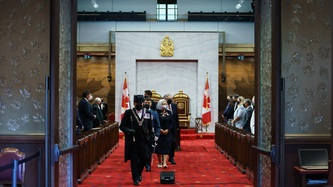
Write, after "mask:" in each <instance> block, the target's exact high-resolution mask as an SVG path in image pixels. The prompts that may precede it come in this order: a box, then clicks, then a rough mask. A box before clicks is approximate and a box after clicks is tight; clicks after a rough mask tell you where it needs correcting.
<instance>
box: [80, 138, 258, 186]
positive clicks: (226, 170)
mask: <svg viewBox="0 0 333 187" xmlns="http://www.w3.org/2000/svg"><path fill="white" fill-rule="evenodd" d="M181 146H182V147H181V151H178V152H176V156H175V160H176V162H177V164H176V165H171V164H169V165H168V168H166V169H164V168H157V163H156V162H157V157H156V155H154V163H153V166H152V171H151V172H146V171H144V172H143V176H142V177H143V181H142V182H141V184H140V186H154V187H162V186H182V187H200V186H202V187H204V186H205V187H206V186H212V187H222V186H223V187H225V186H227V187H253V184H252V183H251V182H250V180H248V178H247V177H246V176H245V175H244V174H241V173H240V172H239V171H238V169H237V168H236V167H235V166H233V165H232V164H231V163H230V161H229V160H227V159H226V158H225V156H224V155H223V154H221V153H220V152H219V151H218V150H217V149H216V147H215V143H214V139H196V140H184V141H182V142H181ZM123 154H124V139H120V140H119V147H118V148H117V149H116V150H115V151H114V152H113V153H112V154H111V155H110V156H109V157H108V158H107V159H105V161H104V162H103V163H102V164H101V165H99V166H98V167H97V169H96V170H95V171H94V172H93V173H92V174H90V175H89V176H88V177H87V179H85V180H84V181H83V183H82V184H80V185H78V187H101V186H102V187H106V186H110V187H128V186H133V181H132V180H131V172H130V163H129V162H127V163H124V161H123V160H124V155H123ZM161 171H174V172H175V184H161V183H160V172H161Z"/></svg>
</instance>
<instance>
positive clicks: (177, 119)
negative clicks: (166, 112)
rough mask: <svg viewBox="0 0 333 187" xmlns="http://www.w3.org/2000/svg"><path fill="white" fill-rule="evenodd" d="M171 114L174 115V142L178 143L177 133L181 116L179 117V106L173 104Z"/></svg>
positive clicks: (172, 131)
mask: <svg viewBox="0 0 333 187" xmlns="http://www.w3.org/2000/svg"><path fill="white" fill-rule="evenodd" d="M171 114H172V123H173V128H172V129H171V135H172V141H176V138H177V131H178V129H179V116H178V109H177V105H176V104H174V103H171Z"/></svg>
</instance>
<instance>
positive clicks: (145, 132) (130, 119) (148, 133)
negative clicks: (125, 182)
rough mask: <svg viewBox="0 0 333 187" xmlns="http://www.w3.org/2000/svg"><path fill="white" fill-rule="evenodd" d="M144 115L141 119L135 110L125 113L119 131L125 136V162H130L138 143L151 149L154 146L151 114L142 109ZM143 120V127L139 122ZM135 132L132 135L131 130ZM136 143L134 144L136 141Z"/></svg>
mask: <svg viewBox="0 0 333 187" xmlns="http://www.w3.org/2000/svg"><path fill="white" fill-rule="evenodd" d="M142 111H143V115H142V117H141V118H139V117H138V115H137V114H136V110H135V108H133V109H128V110H126V111H125V113H124V116H123V119H122V120H121V123H120V126H119V129H120V130H121V131H122V132H123V133H124V134H125V153H124V154H125V155H124V161H125V162H126V161H128V160H130V158H131V155H130V154H131V150H132V149H134V148H135V147H134V146H135V143H137V142H139V141H140V142H145V143H147V146H148V145H149V147H150V146H151V145H152V143H153V141H154V132H153V130H152V129H153V128H152V118H151V114H150V112H145V110H144V109H142ZM137 119H139V120H143V122H142V126H141V127H140V126H139V121H138V120H137ZM131 129H132V130H134V131H135V133H134V134H132V133H131V132H130V130H131ZM133 136H134V139H135V142H134V139H133Z"/></svg>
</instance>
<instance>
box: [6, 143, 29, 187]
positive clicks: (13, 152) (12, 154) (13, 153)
mask: <svg viewBox="0 0 333 187" xmlns="http://www.w3.org/2000/svg"><path fill="white" fill-rule="evenodd" d="M24 158H25V154H24V153H22V152H20V151H19V150H18V149H17V148H13V147H8V148H3V149H1V151H0V167H2V166H5V165H8V164H11V163H12V160H14V159H15V160H23V159H24ZM24 172H25V164H24V163H22V164H20V165H18V167H17V173H16V177H17V178H16V180H17V184H18V185H21V186H24ZM11 183H12V170H11V169H7V170H5V171H2V172H0V184H2V185H8V184H11Z"/></svg>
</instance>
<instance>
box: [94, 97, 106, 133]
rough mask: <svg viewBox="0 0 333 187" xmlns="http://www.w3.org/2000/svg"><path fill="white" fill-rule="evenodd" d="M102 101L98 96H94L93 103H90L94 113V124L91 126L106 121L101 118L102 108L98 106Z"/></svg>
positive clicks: (97, 125) (96, 125) (99, 124)
mask: <svg viewBox="0 0 333 187" xmlns="http://www.w3.org/2000/svg"><path fill="white" fill-rule="evenodd" d="M101 102H102V99H101V98H99V97H96V99H95V103H94V104H93V105H92V109H93V113H94V114H95V115H96V118H95V119H94V125H93V127H94V128H95V127H99V126H101V125H102V124H104V123H106V121H105V120H104V118H103V114H102V110H101V108H100V104H101Z"/></svg>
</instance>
